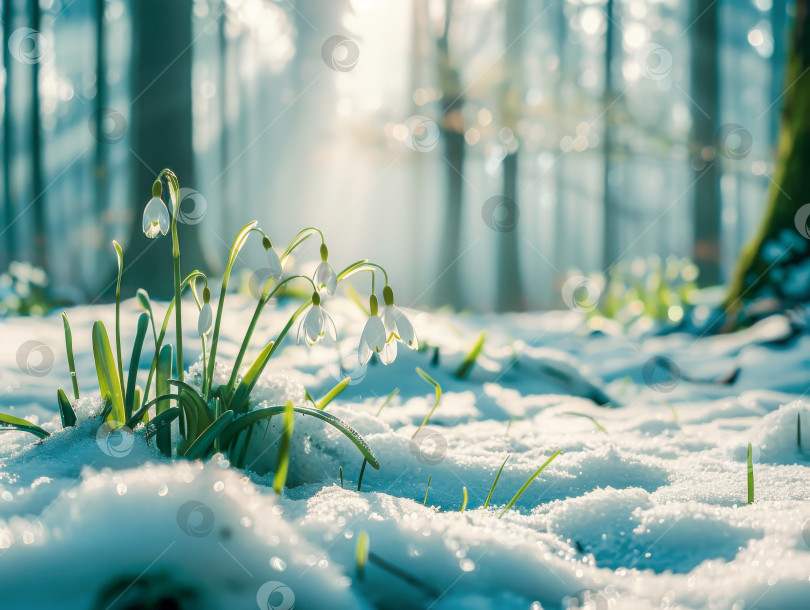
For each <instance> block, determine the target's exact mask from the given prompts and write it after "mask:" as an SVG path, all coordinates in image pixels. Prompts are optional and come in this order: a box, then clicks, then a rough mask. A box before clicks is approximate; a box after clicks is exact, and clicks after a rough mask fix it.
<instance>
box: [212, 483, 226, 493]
mask: <svg viewBox="0 0 810 610" xmlns="http://www.w3.org/2000/svg"><path fill="white" fill-rule="evenodd" d="M223 489H225V483H223V482H222V481H217V482H216V483H214V491H216V492H220V491H222V490H223Z"/></svg>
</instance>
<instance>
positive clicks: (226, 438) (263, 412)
mask: <svg viewBox="0 0 810 610" xmlns="http://www.w3.org/2000/svg"><path fill="white" fill-rule="evenodd" d="M284 410H285V407H282V406H273V407H265V408H263V409H256V410H255V411H251V412H250V413H248V414H247V415H243V416H241V417H239V418H238V419H235V420H234V421H233V422H232V423H231V425H229V426H228V427H227V428H226V429H225V431H224V432H223V433H222V436H221V437H220V440H221V441H222V444H223V445H224V446H228V444H229V443H231V441H233V439H234V438H235V437H236V435H237V434H239V433H240V432H242V431H243V430H245V429H246V428H248V427H249V426H252V425H253V424H255V423H256V422H257V421H259V420H260V419H267V418H270V417H273V416H274V415H278V414H280V413H284ZM293 411H295V412H296V413H302V414H303V415H311V416H312V417H316V418H318V419H320V420H322V421H325V422H326V423H328V424H331V425H332V426H334V427H335V428H337V429H338V430H340V431H341V432H342V433H343V434H344V435H346V437H347V438H348V439H349V440H350V441H352V443H354V446H355V447H357V448H358V449H359V450H360V453H362V454H363V457H365V458H366V460H368V463H369V464H371V466H372V467H373V468H374V469H375V470H379V469H380V463H379V462H378V461H377V458H376V457H374V452H373V451H371V447H369V446H368V443H367V442H366V441H365V439H364V438H363V437H362V436H360V433H359V432H357V430H355V429H354V428H352V427H351V426H350V425H349V424H347V423H346V422H344V421H343V420H341V419H339V418H337V417H335V416H334V415H332V414H331V413H326V412H325V411H319V410H318V409H313V408H311V407H296V406H293Z"/></svg>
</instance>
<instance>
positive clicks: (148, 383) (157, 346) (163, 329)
mask: <svg viewBox="0 0 810 610" xmlns="http://www.w3.org/2000/svg"><path fill="white" fill-rule="evenodd" d="M200 276H203V277H205V274H204V273H202V272H201V271H196V270H195V271H192V272H191V273H189V274H188V276H187V277H186V279H184V280H183V282H182V283H181V284H180V290H181V291H182V290H183V289H184V288H185V287H186V286H188V284H189V283H190V282H191V280H193V279H194V278H196V277H200ZM175 299H176V297H173V298H172V300H171V301H169V308H168V309H167V310H166V316H165V317H164V318H163V326H161V328H160V334H159V335H158V338H157V341H155V356H154V358H152V366H151V367H150V368H149V376H148V377H147V378H146V387H145V388H144V391H143V402H144V403H146V402H147V400H148V397H149V387H150V386H151V384H152V377H153V376H154V374H155V369H156V368H157V362H158V355H159V353H160V347H161V345H162V344H163V338H164V337H165V336H166V329H167V328H168V326H169V318H170V316H171V314H172V308H173V307H174V304H175Z"/></svg>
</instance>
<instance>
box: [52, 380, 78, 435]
mask: <svg viewBox="0 0 810 610" xmlns="http://www.w3.org/2000/svg"><path fill="white" fill-rule="evenodd" d="M56 402H57V403H58V404H59V415H60V416H61V417H62V427H63V428H70V427H71V426H75V425H76V413H75V411H73V407H71V406H70V401H69V400H68V397H67V395H66V394H65V391H64V390H63V389H62V388H59V389H58V390H56Z"/></svg>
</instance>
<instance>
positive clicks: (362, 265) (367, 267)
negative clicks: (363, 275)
mask: <svg viewBox="0 0 810 610" xmlns="http://www.w3.org/2000/svg"><path fill="white" fill-rule="evenodd" d="M376 269H379V270H380V271H382V272H383V276H384V277H385V285H386V286H387V285H388V272H387V271H386V270H385V269H384V268H383V267H382V266H381V265H378V264H377V263H371V262H369V261H368V260H361V261H357V262H356V263H352V264H351V265H349V266H348V267H346V268H345V269H344V270H343V271H341V272H340V273H338V274H337V281H338V282H342V281H343V280H345V279H347V278H349V277H351V276H353V275H354V274H355V273H360V272H361V271H372V272H373V271H374V270H376Z"/></svg>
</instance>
